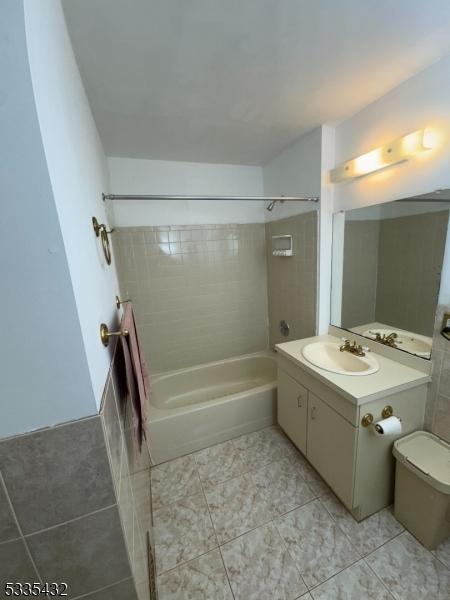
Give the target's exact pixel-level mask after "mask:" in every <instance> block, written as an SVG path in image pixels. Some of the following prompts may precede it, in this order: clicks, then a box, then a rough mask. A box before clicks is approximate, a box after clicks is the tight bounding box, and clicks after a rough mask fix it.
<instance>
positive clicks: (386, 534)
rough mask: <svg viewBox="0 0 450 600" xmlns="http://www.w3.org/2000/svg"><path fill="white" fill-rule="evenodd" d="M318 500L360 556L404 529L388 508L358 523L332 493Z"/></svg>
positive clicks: (368, 552)
mask: <svg viewBox="0 0 450 600" xmlns="http://www.w3.org/2000/svg"><path fill="white" fill-rule="evenodd" d="M320 501H321V502H322V504H323V505H324V506H325V508H326V509H327V510H328V512H329V513H330V515H331V516H332V517H333V519H334V520H335V521H336V523H337V524H338V525H339V527H340V528H341V529H342V531H343V532H344V533H345V535H346V536H347V537H348V538H349V539H350V541H351V542H352V544H353V545H354V546H355V548H356V549H357V550H358V552H359V553H360V555H361V556H366V555H367V554H370V553H371V552H373V551H374V550H376V549H377V548H379V547H380V546H382V545H383V544H385V543H386V542H388V541H389V540H391V539H392V538H394V537H395V536H396V535H399V534H400V533H402V531H404V529H403V527H402V525H401V524H400V523H399V522H398V521H397V519H396V518H395V517H394V515H393V514H392V511H391V509H390V508H385V509H383V510H380V511H379V512H377V513H375V514H374V515H371V516H370V517H367V519H364V521H360V522H359V523H358V522H357V521H355V519H354V518H353V517H352V515H351V514H350V513H349V512H348V510H347V509H346V508H345V507H344V506H343V505H342V504H341V503H340V502H339V500H338V499H337V498H336V496H335V495H334V494H331V493H330V494H325V495H324V496H322V497H321V498H320Z"/></svg>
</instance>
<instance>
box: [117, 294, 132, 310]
mask: <svg viewBox="0 0 450 600" xmlns="http://www.w3.org/2000/svg"><path fill="white" fill-rule="evenodd" d="M127 302H131V298H127V299H126V300H121V299H120V298H119V296H116V306H117V308H120V305H121V304H126V303H127Z"/></svg>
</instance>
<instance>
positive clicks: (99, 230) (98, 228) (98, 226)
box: [92, 217, 114, 265]
mask: <svg viewBox="0 0 450 600" xmlns="http://www.w3.org/2000/svg"><path fill="white" fill-rule="evenodd" d="M92 227H93V228H94V231H95V235H96V236H97V237H99V236H100V239H101V241H102V248H103V254H104V255H105V259H106V262H107V263H108V265H110V264H111V247H110V245H109V238H108V234H110V233H112V232H113V231H114V228H113V229H106V225H105V224H104V223H99V222H98V221H97V219H96V218H95V217H92Z"/></svg>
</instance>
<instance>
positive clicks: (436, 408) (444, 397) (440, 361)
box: [425, 305, 450, 442]
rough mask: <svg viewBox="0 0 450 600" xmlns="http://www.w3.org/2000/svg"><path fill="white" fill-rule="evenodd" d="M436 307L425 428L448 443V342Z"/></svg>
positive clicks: (441, 309)
mask: <svg viewBox="0 0 450 600" xmlns="http://www.w3.org/2000/svg"><path fill="white" fill-rule="evenodd" d="M446 312H447V313H448V312H450V306H443V305H441V306H438V310H437V314H436V320H435V326H434V335H433V352H432V356H431V358H432V361H433V378H432V382H431V384H430V385H429V388H428V402H427V409H426V413H425V428H426V429H428V430H429V431H432V432H433V433H435V434H436V435H438V436H440V437H442V438H444V439H445V440H447V442H450V342H449V341H448V340H446V339H445V338H444V337H443V336H442V335H441V328H442V319H443V317H444V313H446Z"/></svg>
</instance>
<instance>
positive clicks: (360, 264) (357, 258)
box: [341, 220, 380, 329]
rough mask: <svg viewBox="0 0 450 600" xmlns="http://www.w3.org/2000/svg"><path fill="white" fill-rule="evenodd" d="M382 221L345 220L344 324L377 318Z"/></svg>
mask: <svg viewBox="0 0 450 600" xmlns="http://www.w3.org/2000/svg"><path fill="white" fill-rule="evenodd" d="M379 235H380V221H375V220H373V221H362V220H361V221H347V222H346V223H345V238H344V240H345V243H344V270H343V277H342V315H341V318H342V321H341V323H342V327H344V328H346V329H349V328H350V327H356V326H357V325H364V324H365V323H372V322H373V321H375V307H376V299H377V270H378V242H379Z"/></svg>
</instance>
